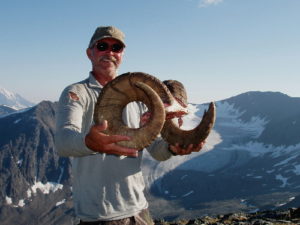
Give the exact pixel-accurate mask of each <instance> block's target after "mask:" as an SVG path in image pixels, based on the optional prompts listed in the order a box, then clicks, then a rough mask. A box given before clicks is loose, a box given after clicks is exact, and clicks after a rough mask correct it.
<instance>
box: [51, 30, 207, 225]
mask: <svg viewBox="0 0 300 225" xmlns="http://www.w3.org/2000/svg"><path fill="white" fill-rule="evenodd" d="M124 49H125V41H124V34H123V33H122V31H120V30H119V29H117V28H115V27H111V26H108V27H98V28H97V29H96V31H95V33H94V34H93V36H92V38H91V40H90V43H89V46H88V48H87V50H86V53H87V56H88V58H89V59H90V61H91V63H92V71H91V72H90V74H89V77H88V78H87V79H85V80H83V81H81V82H78V83H76V84H72V85H70V86H68V87H66V88H65V90H64V91H63V92H62V94H61V97H60V99H59V104H58V110H57V114H56V116H57V117H56V133H55V146H56V148H57V151H58V153H59V155H60V156H67V157H72V172H73V188H72V190H73V193H74V196H73V198H74V208H75V213H76V216H77V217H78V218H79V220H80V223H79V224H81V225H83V224H106V225H112V224H122V225H126V224H138V225H150V224H153V221H152V219H151V217H150V214H149V212H148V210H147V208H148V203H147V201H146V199H145V196H144V193H143V190H144V180H143V177H142V172H141V159H142V154H143V151H142V150H141V149H131V148H126V147H122V146H119V145H118V142H119V141H126V140H130V137H127V136H121V135H111V136H109V135H106V134H104V133H103V131H104V130H105V129H106V128H107V122H106V121H105V122H103V123H102V124H94V123H93V112H94V106H95V103H96V101H97V97H98V95H99V93H100V92H101V89H102V88H103V86H104V85H105V84H107V83H108V82H109V81H111V80H113V79H114V78H115V77H116V76H117V69H118V68H119V66H120V64H121V62H122V57H123V53H124ZM144 112H145V110H144V107H143V105H142V104H139V103H132V104H129V105H128V106H127V107H126V109H125V113H124V118H123V119H124V121H125V123H126V124H127V125H128V126H130V127H139V123H140V117H141V116H142V115H143V113H144ZM202 145H203V143H200V144H199V145H198V146H193V145H190V146H189V147H188V148H187V149H181V148H180V147H179V146H178V145H175V146H169V145H168V144H167V143H166V142H165V141H163V140H162V139H161V138H157V139H156V140H155V141H154V142H153V144H152V145H151V146H149V147H148V148H147V150H148V151H149V153H150V154H151V156H152V157H153V158H155V159H156V160H160V161H163V160H167V159H169V158H170V157H171V156H172V155H184V154H190V153H191V152H193V151H199V150H200V149H201V147H202Z"/></svg>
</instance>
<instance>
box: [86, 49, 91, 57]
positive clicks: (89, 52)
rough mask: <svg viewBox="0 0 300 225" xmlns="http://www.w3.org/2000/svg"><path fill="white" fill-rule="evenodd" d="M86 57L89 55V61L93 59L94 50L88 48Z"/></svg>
mask: <svg viewBox="0 0 300 225" xmlns="http://www.w3.org/2000/svg"><path fill="white" fill-rule="evenodd" d="M86 55H87V57H88V58H89V59H91V57H92V49H90V48H87V49H86Z"/></svg>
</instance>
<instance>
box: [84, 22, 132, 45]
mask: <svg viewBox="0 0 300 225" xmlns="http://www.w3.org/2000/svg"><path fill="white" fill-rule="evenodd" d="M103 38H113V39H116V40H118V41H120V42H121V43H122V44H123V45H124V46H126V45H125V41H124V40H125V35H124V33H123V32H122V31H121V30H119V29H118V28H116V27H113V26H107V27H97V29H96V30H95V32H94V34H93V36H92V38H91V40H90V43H89V48H91V47H93V45H94V44H95V43H96V42H97V41H99V40H101V39H103Z"/></svg>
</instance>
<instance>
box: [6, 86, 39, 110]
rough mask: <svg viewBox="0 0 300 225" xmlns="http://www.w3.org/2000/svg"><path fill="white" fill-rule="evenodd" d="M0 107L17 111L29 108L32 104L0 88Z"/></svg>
mask: <svg viewBox="0 0 300 225" xmlns="http://www.w3.org/2000/svg"><path fill="white" fill-rule="evenodd" d="M0 105H5V106H9V107H10V108H13V109H16V110H18V109H23V108H27V107H31V106H33V105H34V103H33V102H30V101H29V100H27V99H25V98H23V97H22V96H21V95H19V94H17V93H14V92H11V91H8V90H7V89H5V88H3V87H1V86H0Z"/></svg>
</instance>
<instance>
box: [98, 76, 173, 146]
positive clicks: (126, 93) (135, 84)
mask: <svg viewBox="0 0 300 225" xmlns="http://www.w3.org/2000/svg"><path fill="white" fill-rule="evenodd" d="M170 96H171V94H170V92H169V90H168V89H167V87H166V86H165V85H163V84H162V82H161V81H160V80H158V79H157V78H155V77H154V76H151V75H149V74H145V73H140V72H136V73H126V74H122V75H120V76H118V77H117V78H115V79H114V80H112V81H110V82H109V83H107V84H106V85H105V86H104V88H103V89H102V91H101V93H100V94H99V97H98V99H97V103H96V105H95V110H94V122H95V123H96V124H99V123H101V122H102V121H103V120H107V122H108V128H107V129H106V130H105V131H104V132H105V133H106V134H109V135H126V136H130V137H131V140H130V141H121V142H118V144H119V145H121V146H124V147H130V148H136V149H143V148H144V147H147V146H148V145H150V144H151V143H152V141H153V140H154V139H155V138H156V137H157V136H158V135H159V133H160V132H161V130H162V127H163V125H164V122H165V109H164V104H163V103H166V104H171V103H172V98H171V97H170ZM133 101H140V102H143V103H144V104H146V106H147V107H148V110H149V111H150V112H151V118H150V121H149V122H147V123H146V124H145V125H144V126H142V127H140V128H129V127H128V126H126V125H125V124H124V122H123V119H122V113H123V109H124V108H125V107H126V105H127V104H128V103H130V102H133Z"/></svg>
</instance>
